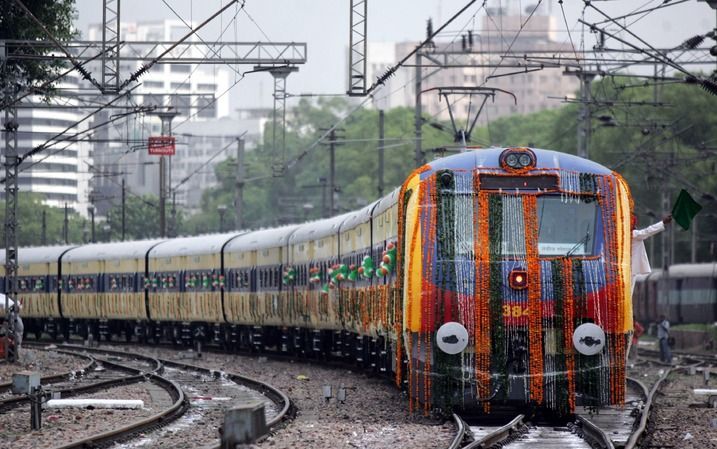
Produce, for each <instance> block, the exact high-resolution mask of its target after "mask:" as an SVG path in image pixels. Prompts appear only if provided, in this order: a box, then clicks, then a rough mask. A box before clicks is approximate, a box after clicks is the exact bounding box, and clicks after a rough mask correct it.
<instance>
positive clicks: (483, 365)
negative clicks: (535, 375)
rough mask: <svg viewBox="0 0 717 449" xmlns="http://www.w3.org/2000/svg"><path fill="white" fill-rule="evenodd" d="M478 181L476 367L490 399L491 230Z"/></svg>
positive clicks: (479, 383) (484, 395) (482, 389)
mask: <svg viewBox="0 0 717 449" xmlns="http://www.w3.org/2000/svg"><path fill="white" fill-rule="evenodd" d="M479 179H480V178H479V177H478V176H476V177H475V183H476V188H475V190H476V191H477V192H479V193H478V207H477V208H476V209H475V211H474V214H473V216H474V226H473V229H474V232H475V233H476V236H475V239H474V254H475V279H476V283H477V284H478V287H477V288H476V289H475V323H476V324H475V337H474V338H475V355H476V357H475V363H476V381H477V392H476V393H477V395H478V397H479V398H487V397H488V396H489V395H490V391H491V385H490V378H491V377H490V354H491V327H492V326H491V319H490V307H489V301H490V294H489V291H490V283H489V280H490V277H489V274H488V267H489V265H490V252H489V251H490V248H489V237H488V236H489V226H488V224H489V223H488V213H489V210H488V193H487V192H484V191H481V190H480V181H479ZM483 404H484V405H483V407H484V411H485V412H486V413H487V412H488V411H489V407H490V405H489V403H488V402H484V403H483Z"/></svg>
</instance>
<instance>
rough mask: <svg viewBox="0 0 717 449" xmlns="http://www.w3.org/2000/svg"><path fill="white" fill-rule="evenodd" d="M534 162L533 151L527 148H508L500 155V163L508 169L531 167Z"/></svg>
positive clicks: (515, 169) (516, 169)
mask: <svg viewBox="0 0 717 449" xmlns="http://www.w3.org/2000/svg"><path fill="white" fill-rule="evenodd" d="M535 162H536V161H535V153H533V152H532V151H530V149H528V148H508V149H507V150H505V151H503V153H501V155H500V165H501V167H503V169H504V170H508V171H519V170H527V169H531V168H533V167H535Z"/></svg>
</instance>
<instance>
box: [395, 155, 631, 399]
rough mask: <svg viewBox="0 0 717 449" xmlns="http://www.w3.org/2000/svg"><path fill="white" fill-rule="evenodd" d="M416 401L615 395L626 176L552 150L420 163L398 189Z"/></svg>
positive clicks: (626, 311) (627, 326) (619, 377)
mask: <svg viewBox="0 0 717 449" xmlns="http://www.w3.org/2000/svg"><path fill="white" fill-rule="evenodd" d="M399 201H400V203H399V210H400V211H401V221H400V223H399V248H401V249H402V251H401V254H402V256H401V260H400V261H399V263H400V266H399V272H398V274H399V279H398V283H399V286H401V287H402V289H403V295H404V310H403V333H402V340H403V346H404V347H405V351H406V354H408V355H410V356H409V357H407V360H408V367H407V376H408V383H409V392H410V396H411V404H412V406H413V407H425V409H426V410H428V409H429V408H431V407H433V408H443V409H446V408H453V407H471V406H480V407H482V408H483V409H484V410H485V411H489V410H490V409H491V407H493V408H495V407H496V406H500V405H502V404H507V405H510V406H511V407H514V406H516V404H519V405H526V406H530V407H544V408H548V409H552V410H555V411H557V412H559V413H569V412H571V411H573V410H574V408H575V406H576V404H584V405H604V404H621V403H623V402H624V397H625V351H626V343H627V339H628V335H629V333H630V332H631V330H632V306H631V302H630V291H629V289H630V282H629V277H630V271H629V270H630V268H629V264H630V226H629V222H630V220H629V217H630V208H631V204H630V202H631V200H630V194H629V190H628V187H627V185H626V184H625V182H624V181H623V179H622V178H621V177H620V176H619V175H617V174H616V173H614V172H611V171H610V170H609V169H607V168H605V167H603V166H601V165H599V164H596V163H594V162H591V161H588V160H585V159H581V158H578V157H575V156H571V155H568V154H564V153H558V152H554V151H548V150H537V149H528V148H508V149H504V148H490V149H480V150H475V151H470V152H465V153H461V154H458V155H455V156H452V157H448V158H445V159H441V160H438V161H435V162H433V163H431V164H428V165H426V166H424V167H422V168H421V169H419V170H417V171H416V172H414V173H413V174H412V175H411V176H410V177H409V178H408V180H407V181H406V182H405V183H404V185H403V188H402V192H401V197H400V198H399Z"/></svg>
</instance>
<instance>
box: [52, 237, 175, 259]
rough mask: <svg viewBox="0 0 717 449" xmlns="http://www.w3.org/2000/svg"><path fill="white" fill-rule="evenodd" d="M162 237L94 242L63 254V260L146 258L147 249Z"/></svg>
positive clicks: (160, 240)
mask: <svg viewBox="0 0 717 449" xmlns="http://www.w3.org/2000/svg"><path fill="white" fill-rule="evenodd" d="M163 241H164V240H162V239H152V240H139V241H134V242H110V243H93V244H89V245H82V246H78V247H76V248H72V249H70V250H69V251H67V253H66V254H65V255H64V256H62V262H84V261H88V260H121V259H137V258H140V257H141V258H144V256H145V255H146V254H147V251H149V249H150V248H151V247H153V246H154V245H156V244H158V243H160V242H163Z"/></svg>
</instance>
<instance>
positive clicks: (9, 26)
mask: <svg viewBox="0 0 717 449" xmlns="http://www.w3.org/2000/svg"><path fill="white" fill-rule="evenodd" d="M23 3H24V5H25V6H27V8H28V9H29V10H30V11H31V12H32V14H33V15H34V16H35V17H36V18H37V19H38V20H39V21H40V22H41V23H43V24H44V25H45V27H46V28H47V30H48V31H49V32H50V33H51V34H52V36H53V37H54V38H55V39H57V40H58V41H60V42H62V41H66V40H69V39H71V38H73V37H74V36H75V32H74V30H73V26H72V17H73V15H74V13H75V0H23ZM4 39H20V40H42V41H48V40H49V38H48V36H47V34H46V33H45V32H44V31H43V30H42V28H41V27H40V26H39V25H37V24H36V23H35V22H34V21H33V20H32V19H31V18H30V17H29V16H28V15H27V14H26V13H25V12H24V11H23V10H22V9H21V8H20V7H19V6H18V5H17V3H15V2H14V1H12V0H7V1H4V2H2V7H0V40H4ZM8 47H9V48H8V50H11V47H10V45H8ZM40 51H41V52H42V53H49V52H52V51H54V52H57V51H59V50H58V49H57V48H55V47H54V46H48V47H46V48H43V49H40ZM63 67H65V63H64V62H62V61H55V62H47V61H32V60H23V61H12V62H10V63H9V64H2V65H1V66H0V86H4V87H7V88H10V89H11V91H10V92H9V93H10V94H11V95H15V94H17V93H18V92H20V91H24V90H26V89H27V88H28V87H31V86H39V85H40V84H42V83H44V82H46V81H48V80H50V79H52V78H53V76H55V75H56V74H57V73H58V71H59V69H61V68H63ZM48 93H49V92H48Z"/></svg>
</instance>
